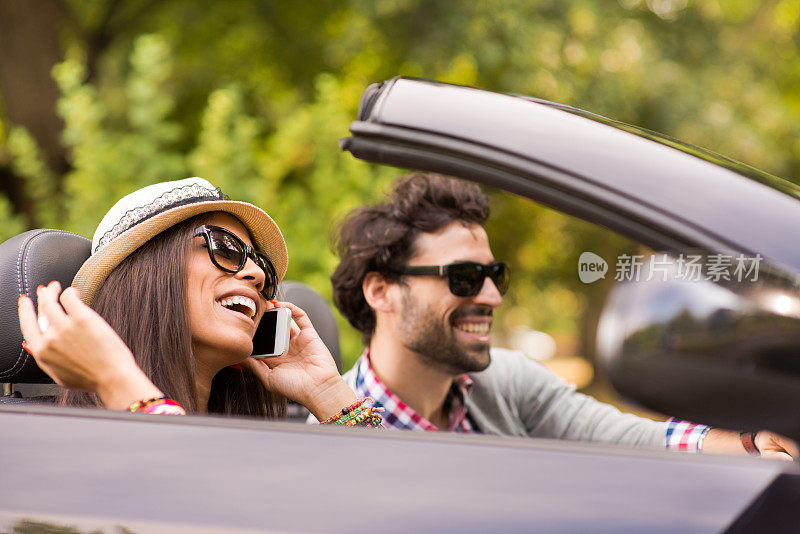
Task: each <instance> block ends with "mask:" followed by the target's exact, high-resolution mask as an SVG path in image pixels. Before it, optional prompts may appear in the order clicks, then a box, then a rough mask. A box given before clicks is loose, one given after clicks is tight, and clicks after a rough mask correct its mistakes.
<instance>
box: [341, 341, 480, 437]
mask: <svg viewBox="0 0 800 534" xmlns="http://www.w3.org/2000/svg"><path fill="white" fill-rule="evenodd" d="M354 389H355V392H356V395H357V396H359V397H372V399H373V400H374V401H375V403H374V405H375V406H376V407H378V406H382V407H383V408H385V409H386V411H385V412H383V413H381V417H382V418H383V426H384V427H386V428H399V429H402V430H439V429H438V428H437V427H436V426H435V425H434V424H433V423H431V422H430V421H428V420H427V419H425V418H424V417H422V416H421V415H420V414H418V413H417V412H416V411H415V410H414V409H413V408H411V407H410V406H409V405H407V404H406V403H405V402H403V401H402V400H400V397H398V396H397V395H395V394H394V393H393V392H392V390H390V389H389V388H388V387H387V386H386V384H384V383H383V382H381V379H380V378H378V375H376V374H375V371H373V370H372V366H371V365H370V364H369V349H367V350H365V351H364V354H362V355H361V358H360V359H359V360H358V363H357V364H356V381H355V388H354ZM471 389H472V379H471V378H470V377H469V376H467V375H466V374H463V375H461V376H459V377H458V378H456V379H455V380H454V381H453V385H452V387H451V388H450V391H449V392H448V393H447V397H446V398H445V407H446V409H448V410H447V411H448V413H449V419H450V425H449V426H448V428H447V430H448V431H450V432H461V433H467V434H469V433H479V432H480V429H479V428H478V427H477V426H476V425H475V424H474V422H473V421H472V420H471V419H470V418H469V416H468V415H467V408H466V406H464V399H466V398H467V397H468V396H469V392H470V390H471Z"/></svg>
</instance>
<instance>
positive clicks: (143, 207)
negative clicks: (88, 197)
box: [72, 178, 289, 305]
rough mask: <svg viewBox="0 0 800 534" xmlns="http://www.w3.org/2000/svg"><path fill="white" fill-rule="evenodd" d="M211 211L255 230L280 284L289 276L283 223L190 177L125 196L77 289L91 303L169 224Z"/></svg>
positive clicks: (104, 224) (99, 235)
mask: <svg viewBox="0 0 800 534" xmlns="http://www.w3.org/2000/svg"><path fill="white" fill-rule="evenodd" d="M210 211H222V212H225V213H230V214H231V215H233V216H234V217H236V218H237V219H239V220H240V221H241V222H242V224H243V225H244V226H245V227H246V228H247V230H248V232H250V236H251V237H252V239H253V244H254V246H255V248H256V249H257V250H260V251H261V252H263V253H264V254H266V255H267V257H268V258H269V259H270V261H271V262H272V264H273V265H274V266H275V272H276V274H277V275H278V281H280V280H282V279H283V276H284V275H285V274H286V267H287V264H288V262H289V255H288V253H287V251H286V243H285V242H284V240H283V235H281V231H280V229H279V228H278V225H277V224H275V222H274V221H273V220H272V219H271V218H270V216H269V215H267V214H266V213H265V212H264V211H263V210H262V209H260V208H258V207H256V206H254V205H252V204H248V203H247V202H238V201H235V200H231V199H230V198H228V197H227V196H226V195H224V194H223V193H222V191H220V190H219V189H218V188H215V187H214V186H213V185H211V184H210V183H209V182H208V181H207V180H204V179H202V178H186V179H185V180H175V181H172V182H162V183H159V184H153V185H149V186H147V187H143V188H142V189H139V190H138V191H134V192H133V193H131V194H129V195H127V196H125V197H123V198H122V199H120V200H119V201H118V202H117V203H116V204H114V206H113V207H112V208H111V209H110V210H109V211H108V213H106V215H105V217H103V220H102V221H100V225H99V226H98V227H97V230H96V231H95V233H94V238H93V239H92V255H91V256H90V257H89V259H88V260H86V262H85V263H84V264H83V265H82V266H81V268H80V270H78V274H76V275H75V279H74V280H73V281H72V285H73V286H74V287H76V288H77V289H78V290H79V291H80V293H81V298H82V299H83V301H84V302H85V303H86V304H89V305H91V303H92V302H93V301H94V298H95V296H97V291H98V290H99V289H100V286H101V285H103V282H104V281H105V279H106V278H108V275H109V274H110V273H111V271H113V270H114V268H115V267H116V266H117V265H119V264H120V263H121V262H122V260H124V259H125V258H127V257H128V256H129V255H130V254H131V253H132V252H133V251H135V250H136V249H137V248H139V247H140V246H142V245H143V244H144V243H146V242H147V241H148V240H149V239H151V238H152V237H154V236H155V235H157V234H158V233H160V232H163V231H164V230H166V229H167V228H169V227H170V226H174V225H175V224H177V223H179V222H181V221H185V220H186V219H188V218H190V217H193V216H195V215H198V214H200V213H206V212H210Z"/></svg>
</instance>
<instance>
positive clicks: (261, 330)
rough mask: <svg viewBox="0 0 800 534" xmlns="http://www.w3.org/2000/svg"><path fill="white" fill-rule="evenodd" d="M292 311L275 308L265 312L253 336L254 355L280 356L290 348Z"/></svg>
mask: <svg viewBox="0 0 800 534" xmlns="http://www.w3.org/2000/svg"><path fill="white" fill-rule="evenodd" d="M291 325H292V312H291V311H289V309H288V308H274V309H272V310H267V311H266V312H264V316H263V317H262V318H261V322H260V323H259V324H258V329H256V335H255V336H253V357H254V358H268V357H270V356H280V355H281V354H283V353H284V352H286V349H288V348H289V333H290V327H291Z"/></svg>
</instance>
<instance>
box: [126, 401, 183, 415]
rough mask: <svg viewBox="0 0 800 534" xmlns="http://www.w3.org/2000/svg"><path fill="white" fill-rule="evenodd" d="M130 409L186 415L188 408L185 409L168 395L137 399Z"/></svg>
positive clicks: (148, 412)
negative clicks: (167, 396)
mask: <svg viewBox="0 0 800 534" xmlns="http://www.w3.org/2000/svg"><path fill="white" fill-rule="evenodd" d="M128 411H129V412H132V413H147V414H154V415H186V410H184V409H183V406H181V405H180V404H178V403H177V402H175V401H174V400H172V399H168V398H166V397H154V398H152V399H147V400H140V401H136V402H134V403H133V404H131V405H130V406H128Z"/></svg>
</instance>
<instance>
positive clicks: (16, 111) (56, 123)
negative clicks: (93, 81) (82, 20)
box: [0, 0, 69, 228]
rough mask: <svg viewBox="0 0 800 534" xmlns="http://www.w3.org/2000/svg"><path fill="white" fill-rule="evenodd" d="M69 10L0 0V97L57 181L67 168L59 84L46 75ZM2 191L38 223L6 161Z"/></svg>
mask: <svg viewBox="0 0 800 534" xmlns="http://www.w3.org/2000/svg"><path fill="white" fill-rule="evenodd" d="M68 15H69V14H68V13H67V10H66V8H65V7H64V5H63V4H62V3H61V2H60V1H59V0H36V1H21V2H20V1H17V0H0V97H2V107H3V112H4V115H5V117H6V118H7V119H8V122H9V123H10V124H13V125H18V126H23V127H25V128H26V129H27V130H28V132H29V133H30V134H31V135H32V136H33V137H34V139H36V141H37V143H38V144H39V147H40V148H41V150H42V155H43V157H44V159H45V162H46V163H47V165H48V166H49V167H50V169H51V170H52V171H53V175H54V176H55V177H56V180H58V181H59V183H56V184H54V186H55V187H54V191H57V192H60V191H61V189H62V188H61V183H60V182H61V180H62V177H63V175H64V173H65V172H66V171H67V169H68V168H69V164H68V163H67V160H66V153H65V149H64V146H63V145H62V144H61V140H60V139H59V136H60V134H61V130H62V129H63V123H62V121H61V119H60V118H59V117H58V115H57V114H56V101H57V100H58V96H59V92H58V88H57V86H56V84H55V82H54V81H53V78H52V77H51V75H50V71H51V69H52V68H53V66H54V65H55V64H56V63H58V62H59V61H61V59H62V47H61V43H60V33H61V29H62V27H63V25H64V22H65V21H66V20H67V17H68ZM0 190H1V191H3V192H5V193H6V195H8V198H9V200H10V201H11V203H12V205H13V207H14V210H15V212H16V213H19V214H21V215H23V217H24V220H25V222H26V224H27V225H28V226H29V227H31V228H33V227H36V226H38V220H37V217H36V211H35V209H34V206H33V203H32V201H31V198H30V197H29V196H28V194H27V192H26V191H25V187H24V182H23V179H22V178H21V177H19V176H17V175H15V174H14V172H13V170H12V169H11V167H10V164H9V162H7V161H6V162H3V163H2V164H0Z"/></svg>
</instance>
